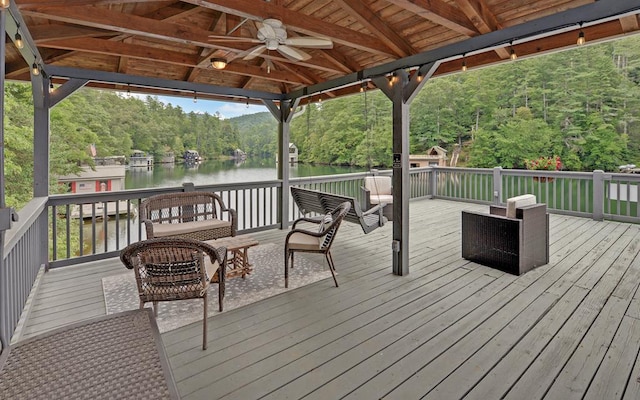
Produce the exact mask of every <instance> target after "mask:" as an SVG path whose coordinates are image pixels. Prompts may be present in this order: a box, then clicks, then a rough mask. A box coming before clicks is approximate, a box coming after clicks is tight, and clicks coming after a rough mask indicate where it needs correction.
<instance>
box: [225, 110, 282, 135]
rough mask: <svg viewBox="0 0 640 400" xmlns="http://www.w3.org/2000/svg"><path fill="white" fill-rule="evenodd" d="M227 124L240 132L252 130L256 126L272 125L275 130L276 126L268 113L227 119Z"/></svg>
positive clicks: (276, 123)
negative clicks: (229, 123)
mask: <svg viewBox="0 0 640 400" xmlns="http://www.w3.org/2000/svg"><path fill="white" fill-rule="evenodd" d="M229 122H231V123H232V124H233V125H235V126H236V128H238V131H240V132H242V131H248V130H253V129H254V128H255V127H256V126H265V125H266V126H269V125H272V126H273V127H274V129H277V126H278V121H276V119H275V118H274V117H273V115H271V113H269V112H259V113H255V114H246V115H241V116H239V117H233V118H229Z"/></svg>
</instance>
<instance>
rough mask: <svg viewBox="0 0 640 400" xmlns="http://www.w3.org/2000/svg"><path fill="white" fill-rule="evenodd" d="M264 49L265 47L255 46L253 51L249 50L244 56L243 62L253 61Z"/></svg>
mask: <svg viewBox="0 0 640 400" xmlns="http://www.w3.org/2000/svg"><path fill="white" fill-rule="evenodd" d="M266 48H267V46H266V45H264V44H261V45H260V46H256V47H254V48H253V49H249V50H248V52H247V55H246V56H244V58H243V60H253V59H254V58H256V57H258V56H259V55H260V53H262V52H263V51H264V49H266Z"/></svg>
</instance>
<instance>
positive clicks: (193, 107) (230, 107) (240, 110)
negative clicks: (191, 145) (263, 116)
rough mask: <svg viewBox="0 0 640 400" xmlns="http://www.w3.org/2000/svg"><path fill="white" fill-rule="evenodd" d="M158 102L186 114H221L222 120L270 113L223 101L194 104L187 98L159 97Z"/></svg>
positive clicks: (199, 100)
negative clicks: (177, 108)
mask: <svg viewBox="0 0 640 400" xmlns="http://www.w3.org/2000/svg"><path fill="white" fill-rule="evenodd" d="M158 100H160V101H161V102H163V103H165V104H171V105H172V106H174V107H176V106H180V108H182V109H183V110H184V111H185V112H186V113H190V112H192V111H193V112H195V113H200V114H204V113H205V112H207V113H209V114H211V115H214V114H215V113H216V112H218V113H220V115H221V116H222V118H224V119H228V118H233V117H238V116H240V115H245V114H255V113H258V112H265V111H268V110H267V108H266V107H265V106H261V105H260V106H259V105H254V104H250V105H249V106H248V107H247V105H246V104H242V103H235V102H234V103H227V102H222V101H211V100H202V99H198V101H197V102H195V103H194V101H193V99H189V98H185V97H171V96H158Z"/></svg>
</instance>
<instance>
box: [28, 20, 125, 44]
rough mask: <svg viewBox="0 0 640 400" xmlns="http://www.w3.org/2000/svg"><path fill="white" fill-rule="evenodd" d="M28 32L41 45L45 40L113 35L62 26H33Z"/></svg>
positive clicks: (100, 31)
mask: <svg viewBox="0 0 640 400" xmlns="http://www.w3.org/2000/svg"><path fill="white" fill-rule="evenodd" d="M29 32H30V33H31V37H32V38H33V40H34V41H35V42H36V43H42V42H43V41H46V40H57V39H73V38H83V37H103V36H113V35H114V33H113V32H112V31H107V30H103V29H92V28H91V29H90V28H83V27H79V26H73V25H63V24H47V25H44V24H43V25H35V26H32V27H29Z"/></svg>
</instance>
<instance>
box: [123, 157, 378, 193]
mask: <svg viewBox="0 0 640 400" xmlns="http://www.w3.org/2000/svg"><path fill="white" fill-rule="evenodd" d="M364 171H366V168H364V167H340V166H331V165H307V164H294V165H292V166H290V176H291V177H292V178H295V177H306V176H321V175H335V174H347V173H352V172H364ZM277 178H278V175H277V170H276V163H275V161H274V160H272V159H247V160H245V161H244V162H242V163H236V162H235V161H234V160H228V161H216V160H210V161H204V162H203V163H202V164H200V165H198V166H197V167H193V168H188V167H186V166H185V164H183V163H177V164H171V165H165V164H156V165H155V166H154V168H153V170H151V171H147V170H146V168H132V169H128V170H127V175H126V179H125V187H126V189H143V188H151V187H176V186H181V185H182V184H183V183H185V182H191V183H193V184H194V185H196V186H198V185H213V184H216V183H237V182H257V181H271V180H275V179H277Z"/></svg>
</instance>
